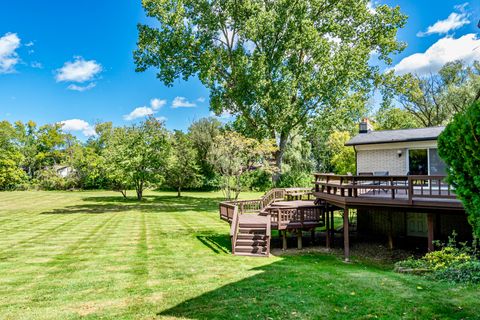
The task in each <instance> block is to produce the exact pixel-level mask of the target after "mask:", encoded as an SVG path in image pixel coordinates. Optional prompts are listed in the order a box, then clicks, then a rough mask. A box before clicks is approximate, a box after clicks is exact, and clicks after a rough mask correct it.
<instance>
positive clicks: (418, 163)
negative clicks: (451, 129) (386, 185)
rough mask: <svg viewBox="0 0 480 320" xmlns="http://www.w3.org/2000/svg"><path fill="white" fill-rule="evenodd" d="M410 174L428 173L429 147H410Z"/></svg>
mask: <svg viewBox="0 0 480 320" xmlns="http://www.w3.org/2000/svg"><path fill="white" fill-rule="evenodd" d="M408 167H409V174H415V175H427V174H428V152H427V149H410V150H409V151H408Z"/></svg>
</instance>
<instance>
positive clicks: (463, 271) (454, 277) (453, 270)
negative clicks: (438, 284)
mask: <svg viewBox="0 0 480 320" xmlns="http://www.w3.org/2000/svg"><path fill="white" fill-rule="evenodd" d="M432 277H433V278H435V279H437V280H444V281H451V282H459V283H480V261H466V262H462V263H455V264H451V265H450V266H449V267H447V268H443V269H438V270H436V271H435V272H434V273H433V275H432Z"/></svg>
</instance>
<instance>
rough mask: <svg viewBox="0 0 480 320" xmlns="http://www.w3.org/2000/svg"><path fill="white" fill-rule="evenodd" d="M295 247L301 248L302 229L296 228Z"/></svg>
mask: <svg viewBox="0 0 480 320" xmlns="http://www.w3.org/2000/svg"><path fill="white" fill-rule="evenodd" d="M297 248H298V249H302V229H297Z"/></svg>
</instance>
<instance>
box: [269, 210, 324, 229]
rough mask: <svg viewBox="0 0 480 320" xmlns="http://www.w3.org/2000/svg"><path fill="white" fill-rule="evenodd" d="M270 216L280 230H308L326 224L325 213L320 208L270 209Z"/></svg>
mask: <svg viewBox="0 0 480 320" xmlns="http://www.w3.org/2000/svg"><path fill="white" fill-rule="evenodd" d="M268 214H269V215H270V219H271V221H272V223H277V225H278V230H283V229H286V228H287V227H288V228H294V227H297V228H306V227H312V226H313V225H317V224H321V223H323V224H325V211H324V210H322V208H320V207H318V206H304V207H298V208H282V207H279V208H274V207H272V208H269V209H268Z"/></svg>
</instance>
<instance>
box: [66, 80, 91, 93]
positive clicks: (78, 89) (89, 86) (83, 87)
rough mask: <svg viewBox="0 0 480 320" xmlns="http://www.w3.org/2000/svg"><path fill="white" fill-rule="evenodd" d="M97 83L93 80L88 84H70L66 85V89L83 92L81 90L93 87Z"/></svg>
mask: <svg viewBox="0 0 480 320" xmlns="http://www.w3.org/2000/svg"><path fill="white" fill-rule="evenodd" d="M96 85H97V84H96V83H95V82H90V83H89V84H87V85H86V86H79V85H76V84H73V83H72V84H71V85H69V86H68V87H67V89H68V90H73V91H79V92H83V91H87V90H90V89H93V88H95V86H96Z"/></svg>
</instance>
